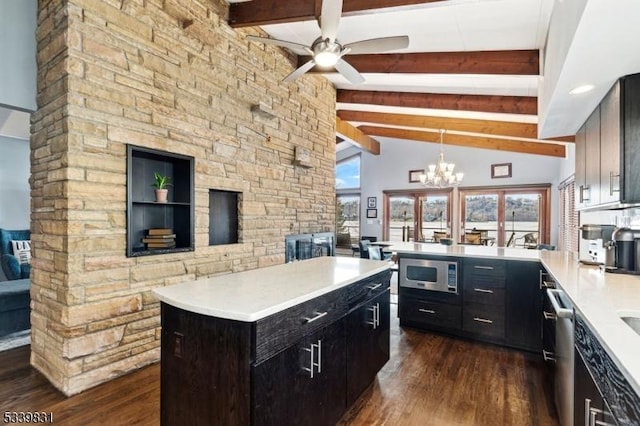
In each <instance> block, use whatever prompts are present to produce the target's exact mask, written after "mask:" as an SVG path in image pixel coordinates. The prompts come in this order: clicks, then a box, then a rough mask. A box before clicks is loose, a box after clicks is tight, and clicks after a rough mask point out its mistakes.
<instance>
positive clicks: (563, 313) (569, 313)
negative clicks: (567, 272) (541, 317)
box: [547, 288, 573, 319]
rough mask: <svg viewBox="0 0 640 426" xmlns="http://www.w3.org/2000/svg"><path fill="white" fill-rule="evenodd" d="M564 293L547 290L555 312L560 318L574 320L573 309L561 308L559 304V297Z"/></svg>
mask: <svg viewBox="0 0 640 426" xmlns="http://www.w3.org/2000/svg"><path fill="white" fill-rule="evenodd" d="M560 293H562V290H556V289H552V288H548V289H547V297H549V300H550V301H551V305H552V306H553V310H554V311H555V313H556V316H557V317H558V318H569V319H571V318H573V309H567V308H561V307H560V303H558V299H557V295H558V294H560Z"/></svg>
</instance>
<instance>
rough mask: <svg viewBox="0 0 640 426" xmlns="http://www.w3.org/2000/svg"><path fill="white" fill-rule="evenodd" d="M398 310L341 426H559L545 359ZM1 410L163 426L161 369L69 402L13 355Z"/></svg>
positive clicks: (24, 355) (62, 419)
mask: <svg viewBox="0 0 640 426" xmlns="http://www.w3.org/2000/svg"><path fill="white" fill-rule="evenodd" d="M391 306H392V311H391V317H392V328H391V360H390V361H389V362H388V363H387V364H386V365H385V367H384V368H383V369H382V371H381V372H380V373H379V374H378V379H377V380H376V381H375V382H374V383H373V385H372V386H370V387H369V389H367V390H366V391H365V393H364V394H363V396H362V397H361V398H360V399H359V400H358V401H357V402H356V404H355V405H354V406H353V407H352V409H351V410H350V411H349V412H348V413H347V414H346V415H345V416H344V417H343V419H342V421H341V422H340V425H341V426H346V425H349V426H352V425H353V426H355V425H358V426H359V425H363V426H364V425H367V426H369V425H393V426H396V425H420V426H423V425H439V426H440V425H444V426H447V425H452V426H453V425H455V426H458V425H478V426H481V425H491V426H496V425H550V426H551V425H553V426H555V425H558V421H557V417H556V413H555V408H554V406H553V401H552V396H551V395H552V394H553V389H552V388H551V387H550V382H549V381H548V379H549V377H547V375H546V373H545V369H544V365H543V364H542V361H541V360H539V359H538V358H537V357H534V356H531V355H527V354H523V353H520V352H516V351H512V350H508V349H503V348H499V347H496V346H491V345H484V344H479V343H473V342H468V341H463V340H457V339H451V338H448V337H445V336H440V335H434V334H429V333H422V332H419V331H416V330H412V329H408V328H406V329H400V328H399V326H398V321H397V317H396V310H395V305H393V304H392V305H391ZM0 407H1V408H2V411H3V412H5V411H50V412H53V417H54V424H61V425H65V426H67V425H69V426H75V425H83V426H84V425H110V426H113V425H115V426H119V425H157V424H159V419H160V366H159V364H155V365H152V366H149V367H146V368H143V369H141V370H138V371H136V372H134V373H131V374H128V375H127V376H124V377H121V378H119V379H116V380H113V381H111V382H109V383H106V384H103V385H100V386H97V387H95V388H93V389H89V390H87V391H85V392H83V393H81V394H79V395H75V396H73V397H71V398H66V397H65V396H64V395H63V394H61V393H60V392H58V391H57V390H56V389H55V388H54V387H53V386H51V385H50V384H49V383H48V382H47V380H46V379H45V378H44V377H43V376H42V375H41V374H40V373H38V372H37V371H35V370H34V369H33V368H32V367H30V366H29V347H28V346H27V347H22V348H17V349H12V350H10V351H6V352H1V353H0ZM283 426H286V425H283Z"/></svg>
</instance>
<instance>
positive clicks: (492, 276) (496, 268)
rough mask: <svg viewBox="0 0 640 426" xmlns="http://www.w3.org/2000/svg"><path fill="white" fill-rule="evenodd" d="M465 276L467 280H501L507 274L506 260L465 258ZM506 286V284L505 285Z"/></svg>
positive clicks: (502, 280)
mask: <svg viewBox="0 0 640 426" xmlns="http://www.w3.org/2000/svg"><path fill="white" fill-rule="evenodd" d="M463 265H464V266H463V276H464V279H465V281H466V280H472V281H476V280H478V279H483V280H484V281H492V280H493V281H501V282H502V283H504V281H505V277H506V276H507V267H506V264H505V262H503V261H499V260H493V259H464V264H463ZM503 286H504V285H503Z"/></svg>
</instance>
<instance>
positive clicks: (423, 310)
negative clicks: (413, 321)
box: [418, 308, 436, 314]
mask: <svg viewBox="0 0 640 426" xmlns="http://www.w3.org/2000/svg"><path fill="white" fill-rule="evenodd" d="M418 310H419V311H420V312H424V313H425V314H435V313H436V311H434V310H431V309H422V308H420V309H418Z"/></svg>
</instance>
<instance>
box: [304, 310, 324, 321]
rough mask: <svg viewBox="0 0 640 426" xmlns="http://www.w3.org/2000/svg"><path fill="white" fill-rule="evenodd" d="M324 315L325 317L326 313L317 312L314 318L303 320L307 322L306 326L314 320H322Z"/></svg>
mask: <svg viewBox="0 0 640 426" xmlns="http://www.w3.org/2000/svg"><path fill="white" fill-rule="evenodd" d="M325 315H327V311H325V312H317V313H316V316H315V317H313V318H305V320H306V321H307V324H309V323H310V322H314V321H315V320H319V319H320V318H322V317H323V316H325Z"/></svg>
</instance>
